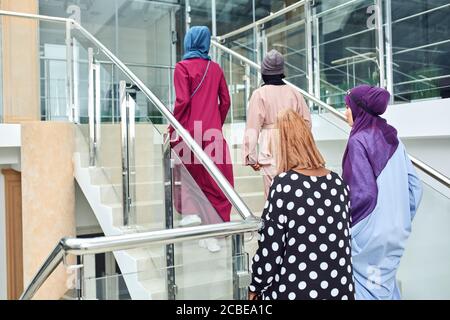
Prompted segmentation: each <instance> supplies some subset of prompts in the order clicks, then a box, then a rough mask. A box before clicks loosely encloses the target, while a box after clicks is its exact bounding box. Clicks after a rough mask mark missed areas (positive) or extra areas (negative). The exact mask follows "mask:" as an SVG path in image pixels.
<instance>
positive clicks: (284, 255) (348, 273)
mask: <svg viewBox="0 0 450 320" xmlns="http://www.w3.org/2000/svg"><path fill="white" fill-rule="evenodd" d="M349 207H350V203H349V192H348V187H347V185H346V184H345V183H344V182H343V180H342V179H341V178H340V177H339V176H338V175H337V174H336V173H334V172H332V173H330V174H327V175H326V176H322V177H307V176H304V175H302V174H299V173H294V172H293V171H288V172H285V173H282V174H280V175H279V176H277V177H275V179H274V180H273V184H272V186H271V189H270V191H269V197H268V199H267V201H266V202H265V203H264V212H263V215H262V217H263V220H264V227H263V229H262V230H261V232H260V239H259V248H258V251H257V253H256V254H255V256H254V257H253V263H252V271H253V279H252V283H251V285H250V286H249V290H250V291H252V292H258V293H261V294H262V296H263V299H265V300H271V299H283V300H288V299H289V300H295V299H320V300H322V299H342V300H348V299H354V292H353V290H354V283H353V277H352V268H351V247H350V245H351V241H350V222H351V221H350V219H351V218H350V216H349V211H348V208H349Z"/></svg>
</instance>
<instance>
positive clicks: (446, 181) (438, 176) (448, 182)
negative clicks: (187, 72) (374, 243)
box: [211, 41, 450, 188]
mask: <svg viewBox="0 0 450 320" xmlns="http://www.w3.org/2000/svg"><path fill="white" fill-rule="evenodd" d="M211 45H213V46H215V47H217V48H218V49H220V50H222V51H224V52H226V53H228V54H230V55H232V56H233V57H235V58H236V59H238V60H240V61H242V62H243V63H245V64H247V65H249V66H250V67H252V68H254V69H256V70H258V71H261V67H260V66H259V65H258V64H256V63H255V62H253V61H251V60H250V59H248V58H246V57H244V56H242V55H241V54H239V53H237V52H235V51H233V50H232V49H229V48H227V47H225V46H223V45H221V44H220V43H218V42H216V41H211ZM285 82H286V84H288V85H290V86H292V87H293V88H294V89H295V90H297V91H298V92H300V93H301V94H302V95H303V96H304V97H305V98H306V99H308V100H310V101H313V102H314V103H315V104H317V105H318V106H320V107H321V108H324V109H326V110H327V111H329V112H330V113H331V114H333V115H334V116H336V117H337V118H339V119H341V120H343V121H347V119H346V117H345V115H344V114H343V113H342V112H340V111H338V110H336V109H335V108H333V107H332V106H330V105H328V104H326V103H325V102H323V101H322V100H320V99H318V98H317V97H315V96H313V95H311V94H310V93H308V92H307V91H305V90H303V89H301V88H299V87H297V86H296V85H294V84H292V83H290V82H289V81H285ZM408 156H409V158H410V159H411V162H412V163H413V164H414V165H415V166H416V167H417V168H418V169H420V170H421V171H423V172H424V173H426V174H427V175H428V176H430V177H432V178H433V179H435V180H437V181H438V182H439V183H441V184H443V185H444V186H446V187H447V188H450V178H449V177H447V176H445V175H444V174H442V173H441V172H439V171H437V170H436V169H434V168H432V167H430V166H429V165H427V164H426V163H424V162H423V161H421V160H419V159H417V158H415V157H413V156H411V155H409V154H408Z"/></svg>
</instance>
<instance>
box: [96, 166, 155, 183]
mask: <svg viewBox="0 0 450 320" xmlns="http://www.w3.org/2000/svg"><path fill="white" fill-rule="evenodd" d="M132 170H134V171H135V172H136V174H135V175H134V176H133V179H134V181H135V182H136V183H141V182H151V181H162V176H163V168H162V163H159V164H154V165H148V166H135V167H132ZM89 171H90V175H91V183H92V184H95V185H104V184H121V183H122V167H93V168H89Z"/></svg>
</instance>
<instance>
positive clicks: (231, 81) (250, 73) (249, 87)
mask: <svg viewBox="0 0 450 320" xmlns="http://www.w3.org/2000/svg"><path fill="white" fill-rule="evenodd" d="M217 50H218V57H219V58H218V62H219V64H220V65H221V67H222V69H223V72H224V74H225V79H226V81H227V84H228V88H229V92H230V97H231V107H230V112H229V113H228V116H227V120H226V122H227V123H236V122H245V120H246V118H247V103H248V100H249V99H250V96H251V94H252V92H253V90H255V89H256V88H257V87H258V85H259V73H258V72H256V70H254V69H253V68H250V67H247V68H246V66H245V65H243V64H242V63H241V62H240V61H239V60H237V59H235V58H233V57H232V56H231V55H230V54H228V53H225V52H222V51H221V50H219V49H217Z"/></svg>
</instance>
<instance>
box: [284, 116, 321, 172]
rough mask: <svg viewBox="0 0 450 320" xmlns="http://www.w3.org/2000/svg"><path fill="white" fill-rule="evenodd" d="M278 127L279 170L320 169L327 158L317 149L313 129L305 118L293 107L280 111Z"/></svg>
mask: <svg viewBox="0 0 450 320" xmlns="http://www.w3.org/2000/svg"><path fill="white" fill-rule="evenodd" d="M277 129H278V139H279V141H278V143H277V147H278V152H277V154H278V159H277V164H278V168H277V169H278V172H279V173H281V172H286V171H289V170H291V169H294V168H297V169H318V168H323V167H325V160H324V158H323V157H322V155H321V154H320V151H319V150H318V149H317V145H316V143H315V142H314V138H313V136H312V133H311V130H310V129H309V127H308V125H307V124H306V122H305V120H304V119H303V118H302V116H300V115H299V114H298V113H297V112H295V111H294V110H292V109H289V108H288V109H285V110H282V111H280V113H279V114H278V117H277Z"/></svg>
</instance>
